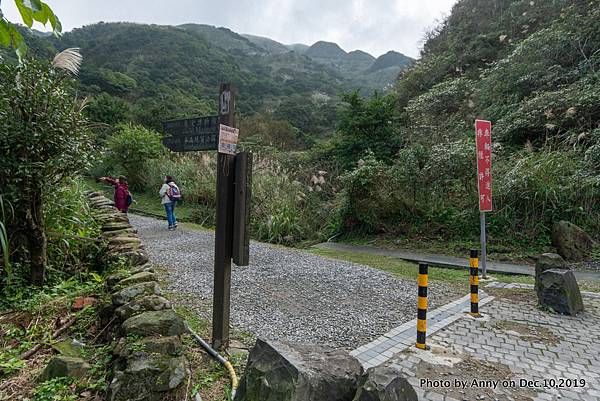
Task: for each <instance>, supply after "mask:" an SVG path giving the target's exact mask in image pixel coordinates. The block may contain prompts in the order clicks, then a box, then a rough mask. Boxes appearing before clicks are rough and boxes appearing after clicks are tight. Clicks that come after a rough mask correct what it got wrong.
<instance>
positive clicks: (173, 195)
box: [167, 184, 181, 201]
mask: <svg viewBox="0 0 600 401" xmlns="http://www.w3.org/2000/svg"><path fill="white" fill-rule="evenodd" d="M167 185H169V189H167V196H168V197H169V199H171V201H178V200H181V191H180V190H179V188H177V187H176V186H175V185H170V184H167Z"/></svg>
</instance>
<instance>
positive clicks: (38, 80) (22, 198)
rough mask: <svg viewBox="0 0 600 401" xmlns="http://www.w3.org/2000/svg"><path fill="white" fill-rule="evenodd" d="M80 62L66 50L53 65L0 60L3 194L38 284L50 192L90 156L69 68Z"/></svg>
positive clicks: (43, 265)
mask: <svg viewBox="0 0 600 401" xmlns="http://www.w3.org/2000/svg"><path fill="white" fill-rule="evenodd" d="M80 62H81V56H79V54H78V53H76V52H74V51H73V50H72V49H68V50H66V51H64V52H63V53H61V54H59V55H58V56H57V57H56V58H55V59H54V62H53V64H52V65H50V64H48V63H42V62H38V61H34V60H29V59H24V60H23V61H22V62H21V63H20V64H19V65H17V66H12V65H9V64H2V65H0V153H1V154H2V158H0V171H2V174H1V175H0V192H1V193H0V196H1V197H2V198H3V199H5V200H7V201H8V202H10V204H12V205H13V207H14V218H13V219H12V220H11V221H10V222H9V225H8V229H9V230H8V231H9V233H10V234H11V237H14V238H24V239H25V241H24V242H26V243H25V244H20V243H17V245H19V246H23V245H26V246H25V247H26V248H27V250H28V258H29V263H30V266H31V279H32V282H33V283H35V284H38V285H41V284H42V283H43V281H44V274H45V270H46V264H47V254H46V249H47V238H46V233H45V223H44V214H43V205H44V200H45V198H46V195H47V194H48V193H50V192H51V191H55V190H56V188H58V187H59V186H60V185H61V184H62V183H63V182H64V181H65V180H66V179H67V178H69V177H73V176H75V175H77V174H78V173H79V172H81V171H82V170H83V169H85V168H87V166H88V165H89V162H90V158H91V155H92V146H91V143H92V142H91V136H90V134H89V132H88V130H87V128H86V124H87V121H86V119H85V117H84V116H83V114H82V108H83V104H82V103H81V102H78V101H77V99H76V97H75V96H74V94H73V93H74V90H73V81H72V80H71V79H70V78H69V76H68V74H67V73H66V72H65V70H66V71H70V72H71V73H73V72H77V68H78V65H79V63H80ZM59 67H60V68H59Z"/></svg>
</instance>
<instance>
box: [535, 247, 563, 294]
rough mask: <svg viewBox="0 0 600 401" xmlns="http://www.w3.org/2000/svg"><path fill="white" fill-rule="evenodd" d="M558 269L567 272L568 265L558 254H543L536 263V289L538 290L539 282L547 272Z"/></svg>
mask: <svg viewBox="0 0 600 401" xmlns="http://www.w3.org/2000/svg"><path fill="white" fill-rule="evenodd" d="M550 269H557V270H567V269H568V267H567V263H566V262H565V260H564V259H563V258H562V257H561V256H560V255H559V254H557V253H543V254H542V255H540V257H539V258H538V260H537V261H536V263H535V288H536V290H537V288H538V282H539V281H540V278H541V276H542V273H544V272H545V271H546V270H550Z"/></svg>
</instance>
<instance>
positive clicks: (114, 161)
mask: <svg viewBox="0 0 600 401" xmlns="http://www.w3.org/2000/svg"><path fill="white" fill-rule="evenodd" d="M119 129H120V131H119V132H118V133H117V134H115V135H113V136H112V137H111V138H110V139H109V140H108V142H107V144H106V150H107V151H106V156H105V160H104V166H105V168H106V170H107V172H109V173H112V174H113V175H119V174H123V175H126V176H127V178H128V181H129V185H130V186H131V187H132V188H134V189H141V188H143V186H144V181H143V176H144V173H143V171H144V167H145V163H146V161H147V160H149V159H156V158H158V157H159V156H161V155H162V154H163V153H164V151H165V147H164V146H163V144H162V143H161V136H160V134H158V133H157V132H155V131H152V130H149V129H147V128H144V127H142V126H137V125H132V124H127V125H121V126H120V127H119Z"/></svg>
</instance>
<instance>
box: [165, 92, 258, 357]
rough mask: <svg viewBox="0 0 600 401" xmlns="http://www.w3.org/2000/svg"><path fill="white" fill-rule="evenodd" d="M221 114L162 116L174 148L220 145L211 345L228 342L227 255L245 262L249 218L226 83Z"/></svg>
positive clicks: (247, 181)
mask: <svg viewBox="0 0 600 401" xmlns="http://www.w3.org/2000/svg"><path fill="white" fill-rule="evenodd" d="M218 112H219V114H218V115H217V116H207V117H198V118H188V119H183V120H173V121H166V122H165V123H164V124H163V129H164V132H165V134H166V136H165V138H164V139H163V143H164V145H165V146H166V147H168V148H169V149H171V150H172V151H174V152H189V151H203V150H218V153H217V218H216V228H215V264H214V289H213V330H212V345H213V347H214V348H217V349H221V348H227V346H228V345H229V313H230V300H231V260H232V258H233V260H234V262H235V264H237V265H238V266H247V265H248V263H249V249H250V246H249V244H250V242H249V237H248V223H249V216H250V199H251V195H250V194H251V190H250V185H251V183H252V154H251V153H247V152H242V153H236V151H237V137H238V132H239V131H238V130H237V129H236V128H234V127H235V95H234V88H233V87H232V86H231V85H230V84H221V88H220V93H219V110H218Z"/></svg>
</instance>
